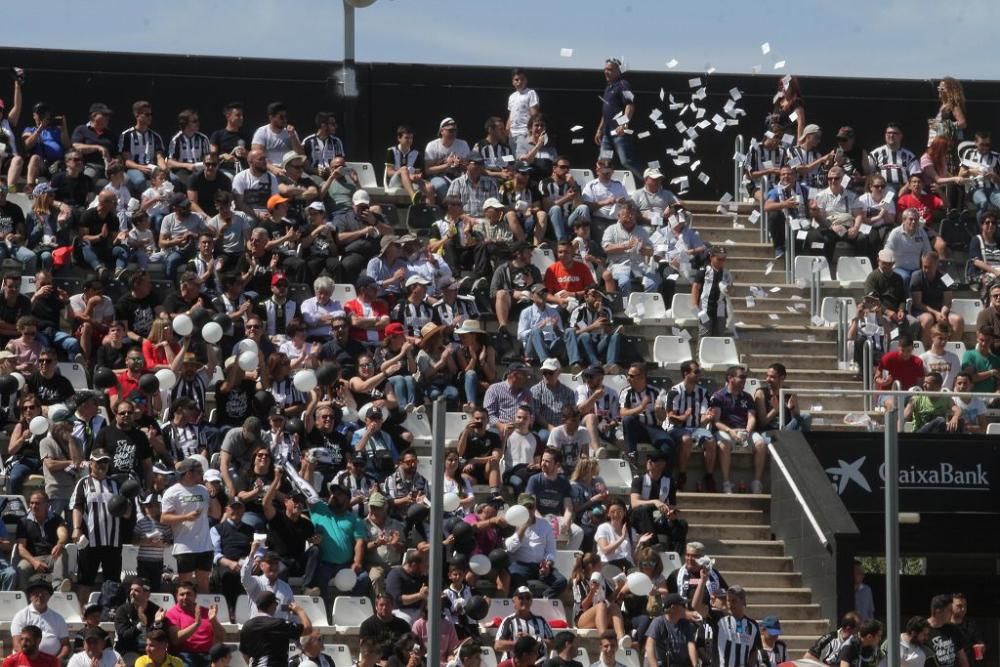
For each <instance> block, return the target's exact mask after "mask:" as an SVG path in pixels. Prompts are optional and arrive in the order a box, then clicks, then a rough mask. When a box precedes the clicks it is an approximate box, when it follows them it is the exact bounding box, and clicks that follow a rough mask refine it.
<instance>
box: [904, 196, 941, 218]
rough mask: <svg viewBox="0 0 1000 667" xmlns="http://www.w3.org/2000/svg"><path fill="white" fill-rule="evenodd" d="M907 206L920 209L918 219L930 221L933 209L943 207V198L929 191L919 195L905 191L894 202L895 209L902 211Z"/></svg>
mask: <svg viewBox="0 0 1000 667" xmlns="http://www.w3.org/2000/svg"><path fill="white" fill-rule="evenodd" d="M908 208H915V209H917V210H918V211H920V219H921V220H923V221H924V222H930V221H931V216H932V215H933V214H934V211H937V210H938V209H942V208H944V200H942V199H941V198H940V197H938V196H937V195H933V194H930V193H928V194H925V195H921V196H919V197H915V196H913V195H912V194H910V193H907V194H905V195H903V196H902V197H900V198H899V200H898V201H897V202H896V211H897V212H898V213H902V212H903V211H905V210H906V209H908Z"/></svg>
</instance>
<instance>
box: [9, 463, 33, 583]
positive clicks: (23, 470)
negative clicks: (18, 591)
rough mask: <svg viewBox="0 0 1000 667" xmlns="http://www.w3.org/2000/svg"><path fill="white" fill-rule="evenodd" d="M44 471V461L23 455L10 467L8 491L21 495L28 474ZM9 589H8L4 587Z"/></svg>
mask: <svg viewBox="0 0 1000 667" xmlns="http://www.w3.org/2000/svg"><path fill="white" fill-rule="evenodd" d="M41 472H42V462H41V461H39V460H38V459H36V458H33V457H28V456H25V457H21V458H18V459H17V461H16V462H15V463H14V464H13V465H12V466H11V468H10V475H9V476H8V477H7V489H8V491H7V492H8V493H12V494H14V495H15V496H19V495H21V489H22V488H24V482H25V480H26V479H28V475H39V474H41ZM3 590H8V589H3Z"/></svg>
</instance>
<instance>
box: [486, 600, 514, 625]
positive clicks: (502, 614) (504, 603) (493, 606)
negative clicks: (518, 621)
mask: <svg viewBox="0 0 1000 667" xmlns="http://www.w3.org/2000/svg"><path fill="white" fill-rule="evenodd" d="M513 613H514V603H513V602H511V600H510V598H493V599H491V600H490V607H489V609H487V610H486V616H484V617H483V620H481V621H479V626H480V627H481V628H488V627H489V626H490V624H491V623H493V619H494V618H497V617H499V618H501V619H503V618H506V617H507V616H510V615H511V614H513Z"/></svg>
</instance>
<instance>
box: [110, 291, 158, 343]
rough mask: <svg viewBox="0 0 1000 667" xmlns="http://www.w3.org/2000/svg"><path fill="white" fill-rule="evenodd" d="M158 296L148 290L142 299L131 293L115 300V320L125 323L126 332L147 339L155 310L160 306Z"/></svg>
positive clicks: (154, 317)
mask: <svg viewBox="0 0 1000 667" xmlns="http://www.w3.org/2000/svg"><path fill="white" fill-rule="evenodd" d="M160 301H161V300H160V295H159V294H157V293H156V292H155V291H153V290H150V292H149V294H147V295H146V296H144V297H143V298H141V299H140V298H138V297H136V296H135V295H134V294H132V293H131V292H129V293H127V294H126V295H125V296H123V297H121V298H120V299H118V300H117V303H116V304H115V319H117V320H123V321H125V322H127V323H128V324H127V326H128V330H129V331H132V332H134V333H137V334H139V335H140V336H142V337H143V338H148V337H149V330H150V329H152V328H153V320H155V319H156V311H155V309H156V308H157V307H158V306H159V305H160Z"/></svg>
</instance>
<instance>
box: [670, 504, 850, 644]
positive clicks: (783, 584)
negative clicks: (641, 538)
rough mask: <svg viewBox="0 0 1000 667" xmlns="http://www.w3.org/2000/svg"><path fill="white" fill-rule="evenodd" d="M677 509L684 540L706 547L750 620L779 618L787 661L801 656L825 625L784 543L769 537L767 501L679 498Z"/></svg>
mask: <svg viewBox="0 0 1000 667" xmlns="http://www.w3.org/2000/svg"><path fill="white" fill-rule="evenodd" d="M677 504H678V506H679V507H680V508H681V515H682V516H683V517H685V518H686V519H687V521H688V523H689V525H690V530H689V532H688V539H689V540H692V541H694V540H697V541H699V542H702V543H704V544H705V547H706V550H707V553H708V554H709V555H710V556H712V557H713V558H714V559H715V564H716V568H717V569H718V571H719V572H720V573H721V574H722V576H723V577H725V579H726V581H727V582H728V583H729V585H730V586H733V585H736V584H739V585H741V586H743V587H744V588H745V589H746V591H747V603H748V609H749V613H750V615H751V616H753V618H755V619H757V620H760V619H762V618H764V617H765V616H768V615H771V614H774V615H776V616H777V617H778V618H779V619H781V627H782V632H783V634H782V637H781V639H782V641H784V642H785V643H786V644H787V645H788V650H789V654H790V657H792V658H795V657H799V656H801V655H802V653H804V652H805V650H806V649H807V648H809V647H810V646H811V645H812V643H813V642H814V641H815V640H816V638H817V637H819V636H820V635H821V634H823V633H824V632H826V631H827V630H828V628H829V626H830V625H831V623H830V620H829V619H826V618H823V617H822V616H821V614H820V607H819V605H818V604H815V603H814V602H813V599H812V592H811V590H810V589H808V588H805V587H803V585H802V575H801V574H799V573H798V572H797V571H795V564H794V563H793V562H792V559H791V558H789V557H787V556H785V550H784V544H783V543H782V542H780V541H778V540H775V539H773V538H772V535H771V526H770V523H769V519H768V507H769V504H770V497H769V496H767V495H750V494H734V495H723V494H709V493H680V494H678V499H677Z"/></svg>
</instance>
